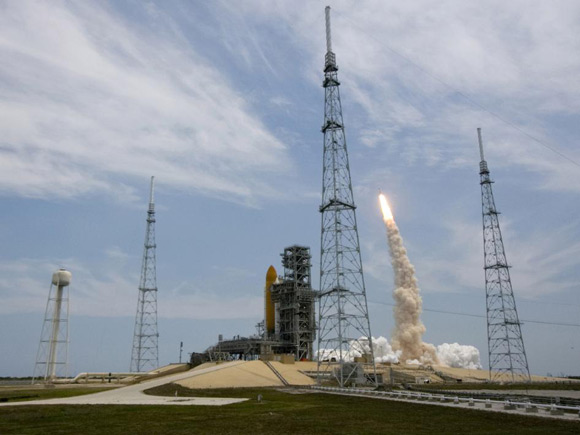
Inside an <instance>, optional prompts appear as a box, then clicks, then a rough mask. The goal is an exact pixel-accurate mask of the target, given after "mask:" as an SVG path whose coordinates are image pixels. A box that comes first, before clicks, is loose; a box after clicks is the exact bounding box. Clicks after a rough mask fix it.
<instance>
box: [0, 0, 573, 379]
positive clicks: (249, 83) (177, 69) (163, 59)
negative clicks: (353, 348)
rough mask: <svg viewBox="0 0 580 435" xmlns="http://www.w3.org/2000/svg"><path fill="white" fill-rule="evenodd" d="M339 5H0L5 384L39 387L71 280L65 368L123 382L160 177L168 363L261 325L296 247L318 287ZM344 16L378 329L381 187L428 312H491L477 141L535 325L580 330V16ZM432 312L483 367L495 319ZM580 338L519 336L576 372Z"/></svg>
mask: <svg viewBox="0 0 580 435" xmlns="http://www.w3.org/2000/svg"><path fill="white" fill-rule="evenodd" d="M327 3H328V2H317V1H315V2H313V1H295V2H282V1H278V2H275V1H259V0H255V1H254V0H246V1H243V2H227V1H215V2H202V1H177V0H176V1H163V2H161V1H159V2H154V1H151V2H143V1H115V2H67V1H50V2H48V1H40V2H33V1H16V0H14V1H11V0H8V1H5V2H2V3H1V4H0V11H1V12H0V59H1V61H0V132H1V135H0V169H1V170H0V195H1V196H2V198H1V204H2V213H1V216H2V217H1V219H2V225H1V226H0V270H1V271H2V272H3V275H4V279H3V280H1V281H0V297H1V300H2V303H1V304H0V330H1V331H2V333H1V334H0V349H1V352H0V376H2V375H21V376H24V375H29V374H30V373H31V372H32V369H33V366H34V357H35V353H36V348H37V345H38V338H39V335H40V328H41V324H42V317H43V311H44V306H45V304H46V296H47V293H48V289H49V284H50V276H51V273H52V272H53V271H54V270H55V269H56V268H58V267H66V268H68V269H69V270H71V271H72V273H73V284H72V286H71V347H70V354H71V358H70V362H71V371H73V372H80V371H97V370H98V371H103V370H112V371H115V370H120V371H123V370H127V368H128V366H129V362H130V355H131V340H132V334H133V322H134V314H135V307H136V303H137V285H138V281H139V272H140V266H141V256H142V250H143V239H144V233H145V217H146V208H147V190H148V183H149V177H150V176H151V175H155V176H156V180H157V189H156V202H157V245H158V248H157V260H158V262H157V272H158V286H159V307H158V311H159V331H160V362H161V363H168V362H170V361H176V360H177V359H178V349H179V342H180V341H183V342H184V347H185V350H186V351H187V352H191V351H201V350H203V349H205V348H206V347H207V346H209V345H210V344H212V343H213V342H214V341H216V339H217V336H218V334H224V335H225V336H231V335H234V334H241V335H247V334H251V333H253V332H254V325H255V323H257V322H258V321H259V320H261V316H262V307H263V305H262V304H263V302H262V292H263V285H264V277H265V273H266V270H267V268H268V266H269V265H270V264H273V265H274V266H275V267H278V266H279V259H280V257H279V254H280V252H281V251H282V249H283V248H284V247H285V246H288V245H291V244H294V243H299V244H304V245H308V246H310V247H311V248H312V254H313V260H314V270H313V275H314V277H315V279H314V282H315V284H316V285H317V283H318V259H319V255H320V254H319V248H320V247H319V238H320V216H319V213H318V211H317V210H318V205H319V202H320V190H321V172H322V134H321V133H320V126H321V124H322V119H323V102H324V94H323V89H322V87H321V83H322V76H323V74H322V67H323V60H324V52H325V41H324V6H326V4H327ZM329 3H330V5H331V7H332V27H333V49H334V51H335V53H336V55H337V63H338V65H339V68H340V71H339V77H340V79H341V83H342V86H341V95H342V101H343V111H344V118H345V124H346V134H347V143H348V146H349V153H350V161H351V174H352V179H353V186H354V190H355V192H354V193H355V201H356V203H357V205H358V220H359V230H360V237H361V248H362V257H363V264H364V270H365V279H366V282H367V294H368V300H369V306H370V315H371V323H372V330H373V334H374V335H377V336H378V335H383V336H387V337H389V336H390V333H391V331H392V329H393V317H392V307H390V306H389V305H387V304H391V303H392V298H391V291H392V287H393V276H392V270H391V268H390V263H389V257H388V248H387V244H386V236H385V230H384V225H383V223H382V219H381V215H380V211H379V209H378V203H377V192H378V188H381V189H382V190H383V192H385V193H386V194H387V196H388V197H389V200H390V202H391V204H392V208H393V212H394V215H395V219H396V221H397V224H398V226H399V228H400V230H401V234H402V236H403V238H404V239H405V242H406V244H407V248H408V251H409V256H410V258H411V261H412V262H413V263H414V264H415V267H416V270H417V277H418V279H419V285H420V287H421V289H422V294H423V299H424V308H426V309H429V310H440V311H451V312H457V313H467V314H475V315H485V293H484V275H483V270H482V263H483V253H482V249H483V248H482V232H481V200H480V190H479V174H478V170H479V154H478V149H477V135H476V128H477V127H481V128H482V129H483V139H484V144H485V152H486V159H487V161H488V164H489V167H490V170H491V175H492V178H493V179H494V180H495V181H496V184H495V185H494V193H495V199H496V204H497V206H498V209H499V210H500V211H501V212H502V215H501V217H500V219H501V221H500V222H501V225H502V231H503V235H504V242H505V246H506V253H507V257H508V261H509V262H510V263H511V264H512V266H513V268H512V270H511V272H512V282H513V287H514V292H515V295H516V300H517V304H518V311H519V314H520V317H521V318H522V319H525V320H534V321H544V322H558V323H575V324H578V323H579V318H580V315H579V314H580V284H579V280H580V267H579V266H580V226H579V221H578V215H579V212H580V201H579V197H580V164H579V162H580V151H578V146H577V138H578V133H579V127H578V126H579V125H580V82H579V81H578V76H579V73H580V40H579V39H578V38H577V28H578V25H579V24H580V4H578V3H577V2H574V1H554V2H550V3H546V2H541V1H525V2H524V1H512V2H508V3H506V2H501V1H491V0H489V1H483V2H477V3H475V2H460V1H448V2H439V3H438V4H437V5H435V4H434V3H433V2H427V1H413V2H403V3H401V2H395V1H363V2H357V3H356V6H353V3H352V2H346V1H332V2H329ZM549 148H552V149H553V150H555V151H556V152H554V151H553V150H551V149H549ZM560 154H563V155H564V156H565V157H562V156H561V155H560ZM423 321H424V323H425V325H426V327H427V333H426V335H425V340H426V341H428V342H431V343H434V344H436V345H437V344H441V343H443V342H456V341H457V342H459V343H461V344H471V345H475V346H477V347H478V348H479V350H480V352H481V354H482V362H483V364H484V366H485V365H486V364H487V356H486V355H487V343H486V329H485V319H484V318H480V317H468V316H459V315H452V314H443V313H439V312H434V311H425V312H424V314H423ZM578 332H579V330H578V327H571V326H558V325H549V324H539V323H532V322H524V325H523V333H524V340H525V344H526V348H527V351H528V359H529V364H530V368H531V371H532V372H533V373H537V374H545V373H546V372H551V373H554V374H560V373H564V374H576V375H578V374H580V373H578V361H580V338H579V337H580V334H578Z"/></svg>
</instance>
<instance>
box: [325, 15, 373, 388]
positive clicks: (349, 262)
mask: <svg viewBox="0 0 580 435" xmlns="http://www.w3.org/2000/svg"><path fill="white" fill-rule="evenodd" d="M339 85H340V83H339V82H338V66H337V65H336V56H335V54H334V53H333V52H332V45H331V35H330V7H328V6H327V7H326V56H325V64H324V82H323V85H322V86H323V87H324V89H325V97H324V125H323V126H322V132H323V133H324V154H323V175H322V205H321V206H320V212H321V213H322V229H321V237H320V239H321V242H320V298H319V309H318V319H319V321H318V325H319V334H318V381H319V382H320V380H321V379H322V376H323V373H324V372H327V371H328V370H330V369H331V368H332V367H334V366H333V365H332V364H331V362H332V359H335V360H336V362H337V363H338V365H337V367H336V368H334V369H333V374H334V376H335V377H336V379H337V381H338V383H339V384H340V386H341V387H342V386H344V385H345V384H347V383H350V382H352V381H355V377H358V379H356V382H360V373H361V372H360V369H357V366H356V365H355V364H350V360H351V359H352V353H351V352H349V351H350V350H352V349H353V348H357V349H364V348H366V347H369V348H370V349H369V361H368V362H369V363H371V364H372V371H373V376H372V381H373V382H376V371H375V363H374V353H373V348H372V345H370V346H369V342H370V340H371V326H370V321H369V315H368V306H367V298H366V291H365V283H364V277H363V268H362V260H361V253H360V244H359V236H358V229H357V223H356V213H355V209H356V206H355V204H354V197H353V193H352V184H351V178H350V167H349V163H348V153H347V149H346V139H345V134H344V124H343V121H342V107H341V103H340V93H339V89H338V88H339Z"/></svg>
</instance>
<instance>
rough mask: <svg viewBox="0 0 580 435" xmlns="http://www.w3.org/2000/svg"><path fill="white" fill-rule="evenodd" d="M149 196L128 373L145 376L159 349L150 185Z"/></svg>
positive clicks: (156, 365) (156, 364) (155, 366)
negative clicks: (139, 373)
mask: <svg viewBox="0 0 580 435" xmlns="http://www.w3.org/2000/svg"><path fill="white" fill-rule="evenodd" d="M154 179H155V177H151V190H150V195H149V209H148V210H147V230H146V231H145V248H144V250H143V263H142V266H141V280H140V282H139V298H138V300H137V315H136V316H135V332H134V334H133V352H132V353H131V367H130V369H129V370H130V371H131V372H146V371H150V370H153V369H156V368H157V367H159V349H158V344H157V341H158V338H159V334H158V333H157V272H156V265H155V248H156V247H157V245H156V244H155V202H154V198H153V182H154Z"/></svg>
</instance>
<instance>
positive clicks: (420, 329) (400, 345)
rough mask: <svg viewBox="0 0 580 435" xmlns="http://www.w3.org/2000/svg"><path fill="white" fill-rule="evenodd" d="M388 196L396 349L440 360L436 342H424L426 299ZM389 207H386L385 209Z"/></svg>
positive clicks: (385, 212)
mask: <svg viewBox="0 0 580 435" xmlns="http://www.w3.org/2000/svg"><path fill="white" fill-rule="evenodd" d="M383 198H384V196H383V195H382V194H381V207H382V208H383V217H384V221H385V225H386V226H387V239H388V241H389V252H390V254H391V264H392V265H393V271H394V274H395V290H394V291H393V298H394V299H395V308H394V309H393V311H394V314H395V331H394V332H393V336H392V346H393V350H395V351H397V350H400V351H401V361H405V362H406V361H409V360H417V361H419V362H421V363H427V364H437V363H438V358H437V352H436V350H435V346H433V345H432V344H428V343H423V340H422V336H423V334H424V333H425V325H423V323H422V322H421V318H420V317H421V312H422V305H423V301H422V299H421V295H420V294H419V287H418V285H417V279H416V278H415V268H414V267H413V265H412V264H411V262H410V261H409V257H408V256H407V250H406V249H405V247H404V245H403V238H402V237H401V235H400V233H399V228H398V227H397V224H396V223H395V220H394V219H393V215H392V214H391V211H390V209H389V208H388V207H389V206H388V204H387V201H386V199H384V200H383ZM385 207H386V209H385Z"/></svg>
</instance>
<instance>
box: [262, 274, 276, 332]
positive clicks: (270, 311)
mask: <svg viewBox="0 0 580 435" xmlns="http://www.w3.org/2000/svg"><path fill="white" fill-rule="evenodd" d="M277 278H278V274H277V273H276V269H274V266H270V267H269V268H268V272H266V287H265V289H264V307H265V310H264V327H265V329H266V334H268V335H270V334H274V329H275V328H276V324H275V322H276V320H275V309H274V302H272V284H274V282H276V279H277Z"/></svg>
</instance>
